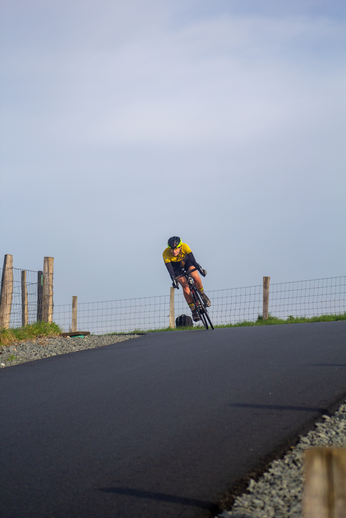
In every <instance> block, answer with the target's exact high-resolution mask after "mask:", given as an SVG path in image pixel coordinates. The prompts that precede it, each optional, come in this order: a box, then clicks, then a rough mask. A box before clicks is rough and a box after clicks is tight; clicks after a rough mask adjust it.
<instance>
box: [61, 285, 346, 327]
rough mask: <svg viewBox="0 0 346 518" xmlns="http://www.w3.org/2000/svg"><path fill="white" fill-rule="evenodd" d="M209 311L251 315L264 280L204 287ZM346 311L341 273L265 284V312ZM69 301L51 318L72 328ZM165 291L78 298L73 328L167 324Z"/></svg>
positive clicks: (182, 307) (259, 306)
mask: <svg viewBox="0 0 346 518" xmlns="http://www.w3.org/2000/svg"><path fill="white" fill-rule="evenodd" d="M208 296H209V298H210V299H211V301H212V306H211V307H210V308H209V310H208V311H209V314H210V317H211V319H212V322H213V324H214V325H226V324H235V323H238V322H241V321H244V320H248V321H255V320H257V318H258V316H259V315H262V311H263V286H262V285H256V286H247V287H240V288H229V289H223V290H213V291H208ZM174 309H175V316H176V317H177V316H178V315H181V314H189V311H190V310H189V308H188V306H187V304H186V302H185V299H184V297H183V294H182V290H179V291H176V292H175V301H174ZM345 311H346V276H341V277H329V278H324V279H312V280H305V281H294V282H285V283H277V284H275V283H272V284H271V285H270V295H269V312H270V314H271V315H273V316H275V317H278V318H282V319H286V318H288V317H289V316H294V317H313V316H320V315H324V314H341V313H344V312H345ZM71 314H72V304H65V305H60V306H55V307H54V322H56V323H57V324H59V325H60V326H61V327H62V328H63V329H64V331H66V332H68V331H69V330H70V328H71V320H72V316H71ZM169 315H170V297H169V295H162V296H156V297H142V298H137V299H124V300H110V301H105V302H85V303H81V304H78V329H79V330H81V331H82V330H83V331H90V332H91V333H93V334H104V333H116V332H117V333H119V332H131V331H134V330H141V331H147V330H149V329H161V328H165V327H168V325H169Z"/></svg>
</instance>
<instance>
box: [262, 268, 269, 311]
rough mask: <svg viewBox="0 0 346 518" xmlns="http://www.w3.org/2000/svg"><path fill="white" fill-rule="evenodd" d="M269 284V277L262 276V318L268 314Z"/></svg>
mask: <svg viewBox="0 0 346 518" xmlns="http://www.w3.org/2000/svg"><path fill="white" fill-rule="evenodd" d="M269 284H270V277H263V320H267V318H268V315H269Z"/></svg>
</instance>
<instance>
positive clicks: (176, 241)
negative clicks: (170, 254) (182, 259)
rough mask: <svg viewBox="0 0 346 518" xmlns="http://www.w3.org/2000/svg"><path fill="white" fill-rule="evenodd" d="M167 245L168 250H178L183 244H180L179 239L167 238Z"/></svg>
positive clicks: (174, 237)
mask: <svg viewBox="0 0 346 518" xmlns="http://www.w3.org/2000/svg"><path fill="white" fill-rule="evenodd" d="M167 244H168V246H169V247H170V248H180V247H181V245H182V244H183V243H182V242H181V239H180V237H177V236H173V237H170V238H169V240H168V243H167Z"/></svg>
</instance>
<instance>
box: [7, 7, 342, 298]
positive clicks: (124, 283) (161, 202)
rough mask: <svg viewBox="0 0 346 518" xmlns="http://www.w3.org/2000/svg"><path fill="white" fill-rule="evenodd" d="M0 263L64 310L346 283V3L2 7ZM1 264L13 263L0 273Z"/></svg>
mask: <svg viewBox="0 0 346 518" xmlns="http://www.w3.org/2000/svg"><path fill="white" fill-rule="evenodd" d="M0 17H1V85H0V100H1V118H0V120H1V162H0V165H1V181H0V238H1V239H0V261H1V263H2V261H3V256H4V254H12V255H13V258H14V266H15V267H17V268H26V269H31V270H39V269H42V267H43V257H44V256H53V257H54V259H55V304H63V303H70V301H71V297H72V295H77V296H78V300H79V301H80V302H87V301H97V300H110V299H121V298H132V297H137V296H138V297H142V296H145V295H162V294H165V293H169V287H170V280H169V277H168V273H167V271H166V268H165V266H164V264H163V261H162V251H163V249H164V248H165V247H166V243H167V239H168V238H169V237H170V236H172V235H178V236H180V237H181V238H182V240H183V241H184V242H187V243H188V244H189V245H190V247H191V248H192V250H193V252H194V253H195V256H196V259H197V261H198V262H199V263H201V265H202V266H203V267H204V268H206V269H207V270H208V276H207V277H206V279H205V281H204V284H205V289H206V291H207V292H208V290H213V289H219V288H231V287H237V286H247V285H253V284H261V282H262V277H263V275H269V276H270V277H271V282H284V281H291V280H302V279H312V278H320V277H330V276H337V275H344V274H345V264H346V261H345V259H346V253H345V252H346V246H345V244H346V239H345V224H346V218H345V212H346V211H345V205H346V203H345V202H346V199H345V198H346V186H345V183H346V182H345V177H346V175H345V165H346V160H345V91H346V67H345V57H346V56H345V54H346V52H345V40H346V4H345V2H344V1H342V0H339V1H336V0H320V1H319V0H311V1H309V0H297V1H296V0H280V1H277V0H275V1H274V0H273V1H270V0H262V1H261V0H234V1H233V0H228V1H225V0H199V1H197V0H174V1H173V0H165V1H164V2H162V1H158V0H126V2H125V1H122V2H120V1H117V0H97V1H96V0H73V1H71V0H68V1H67V0H59V1H58V0H30V2H28V1H27V0H2V1H1V11H0ZM1 266H2V264H1Z"/></svg>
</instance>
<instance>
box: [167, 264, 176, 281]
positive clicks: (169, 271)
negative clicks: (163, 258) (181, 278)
mask: <svg viewBox="0 0 346 518" xmlns="http://www.w3.org/2000/svg"><path fill="white" fill-rule="evenodd" d="M165 265H166V267H167V270H168V273H169V275H170V276H171V279H172V281H173V280H174V279H175V275H174V270H173V266H172V263H171V262H169V263H165Z"/></svg>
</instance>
